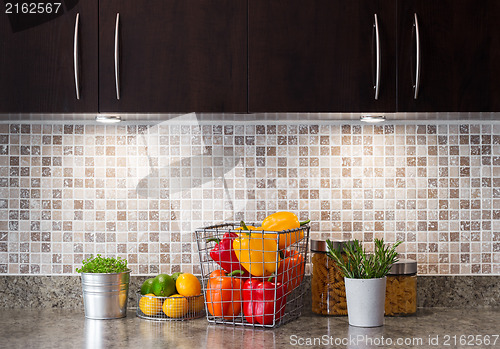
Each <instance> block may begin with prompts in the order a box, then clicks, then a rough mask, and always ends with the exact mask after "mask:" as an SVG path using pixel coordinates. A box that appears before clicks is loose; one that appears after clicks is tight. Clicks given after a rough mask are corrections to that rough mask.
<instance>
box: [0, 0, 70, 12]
mask: <svg viewBox="0 0 500 349" xmlns="http://www.w3.org/2000/svg"><path fill="white" fill-rule="evenodd" d="M60 9H61V3H60V2H46V3H44V2H22V3H12V2H6V3H5V13H7V14H43V13H48V14H50V13H59V10H60Z"/></svg>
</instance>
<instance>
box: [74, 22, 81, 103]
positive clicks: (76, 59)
mask: <svg viewBox="0 0 500 349" xmlns="http://www.w3.org/2000/svg"><path fill="white" fill-rule="evenodd" d="M79 25H80V13H77V14H76V20H75V35H74V39H73V69H74V71H75V90H76V99H80V71H79V66H80V64H79V51H80V47H79V46H78V29H79Z"/></svg>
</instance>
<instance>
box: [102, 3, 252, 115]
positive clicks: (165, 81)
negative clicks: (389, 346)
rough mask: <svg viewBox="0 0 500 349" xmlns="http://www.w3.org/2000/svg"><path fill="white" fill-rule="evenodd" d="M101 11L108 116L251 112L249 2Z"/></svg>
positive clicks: (120, 6)
mask: <svg viewBox="0 0 500 349" xmlns="http://www.w3.org/2000/svg"><path fill="white" fill-rule="evenodd" d="M99 6H100V8H99V32H100V36H99V37H100V42H99V96H100V98H99V105H100V110H101V111H104V112H190V111H200V112H246V111H247V1H246V0H210V1H199V0H149V1H145V0H142V1H137V0H106V1H100V4H99ZM117 14H119V19H118V25H117ZM117 28H118V29H117ZM116 30H118V33H116ZM115 40H118V47H117V53H116V54H117V55H118V57H117V60H118V65H119V67H118V68H117V69H116V72H115ZM116 73H117V74H118V79H119V82H118V89H119V99H118V96H117V84H116Z"/></svg>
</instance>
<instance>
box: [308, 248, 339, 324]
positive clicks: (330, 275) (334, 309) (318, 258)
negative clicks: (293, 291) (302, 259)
mask: <svg viewBox="0 0 500 349" xmlns="http://www.w3.org/2000/svg"><path fill="white" fill-rule="evenodd" d="M347 242H348V241H332V244H333V248H335V249H338V248H340V249H341V250H343V248H344V244H345V243H347ZM327 252H328V245H327V244H326V241H324V240H311V261H312V276H311V295H312V311H313V312H314V313H316V314H321V315H347V301H346V296H345V285H344V276H343V275H342V272H341V271H340V269H339V268H338V267H337V264H336V263H335V261H334V260H333V259H331V258H330V257H328V255H327Z"/></svg>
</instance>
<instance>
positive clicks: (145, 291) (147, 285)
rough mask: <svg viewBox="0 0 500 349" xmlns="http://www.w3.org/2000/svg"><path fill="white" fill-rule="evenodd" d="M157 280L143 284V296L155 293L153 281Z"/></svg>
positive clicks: (149, 280)
mask: <svg viewBox="0 0 500 349" xmlns="http://www.w3.org/2000/svg"><path fill="white" fill-rule="evenodd" d="M154 279H155V278H151V279H147V280H146V281H144V282H143V284H142V286H141V294H142V295H145V294H148V293H153V280H154Z"/></svg>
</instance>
